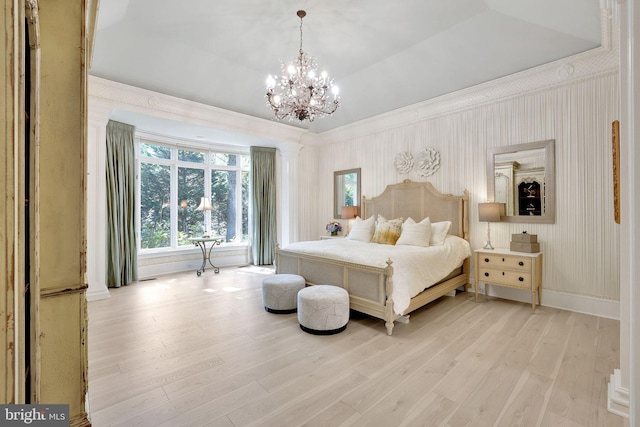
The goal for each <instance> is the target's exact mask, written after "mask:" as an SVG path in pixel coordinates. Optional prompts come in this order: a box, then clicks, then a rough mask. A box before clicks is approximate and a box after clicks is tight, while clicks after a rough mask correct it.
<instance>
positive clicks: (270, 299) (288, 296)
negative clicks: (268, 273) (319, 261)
mask: <svg viewBox="0 0 640 427" xmlns="http://www.w3.org/2000/svg"><path fill="white" fill-rule="evenodd" d="M305 285H306V281H305V280H304V277H302V276H298V275H297V274H276V275H275V276H272V277H267V278H266V279H264V280H263V281H262V304H263V305H264V309H265V310H267V311H268V312H269V313H276V314H287V313H295V312H296V307H297V302H298V300H297V295H298V291H299V290H301V289H304V287H305Z"/></svg>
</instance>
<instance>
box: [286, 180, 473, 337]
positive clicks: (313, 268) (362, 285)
mask: <svg viewBox="0 0 640 427" xmlns="http://www.w3.org/2000/svg"><path fill="white" fill-rule="evenodd" d="M468 204H469V193H468V192H467V191H466V190H465V191H464V194H463V195H462V196H452V195H449V194H442V193H440V192H439V191H438V190H436V189H435V188H434V187H433V185H431V184H430V183H428V182H412V181H410V180H405V181H404V182H402V183H399V184H393V185H388V186H387V188H386V189H385V190H384V192H383V193H382V194H380V195H379V196H377V197H374V198H371V199H367V198H366V197H364V196H363V197H362V206H361V217H362V218H365V219H366V218H369V217H370V216H371V215H375V216H376V217H377V215H378V214H380V215H382V216H384V217H385V218H389V219H393V218H398V217H403V218H405V219H406V218H408V217H411V218H413V219H414V220H415V221H420V220H422V219H423V218H425V217H427V216H428V217H429V218H430V219H431V222H432V223H433V222H438V221H451V229H450V230H449V234H453V235H456V236H459V237H462V238H463V239H465V240H467V241H469V208H468ZM276 273H293V274H299V275H301V276H302V277H304V278H305V280H306V282H307V284H308V285H314V284H326V283H330V284H332V285H336V286H340V287H342V288H344V289H346V290H347V291H348V292H349V300H350V306H351V308H352V309H353V310H356V311H359V312H361V313H366V314H369V315H371V316H373V317H376V318H379V319H382V320H384V321H385V326H386V328H387V334H388V335H391V334H392V332H393V326H394V321H395V320H396V319H398V318H401V317H403V318H404V319H401V320H403V321H405V322H406V321H408V313H411V312H412V311H414V310H416V309H418V308H420V307H422V306H424V305H426V304H428V303H430V302H431V301H434V300H436V299H438V298H440V297H441V296H443V295H445V294H447V293H449V292H451V291H454V290H455V289H457V288H459V287H461V286H465V287H468V285H469V258H467V259H466V260H465V261H464V263H463V265H462V267H461V268H458V269H456V270H454V271H453V272H451V274H449V275H448V276H447V277H446V278H445V279H443V280H442V281H440V282H439V283H437V284H435V285H433V286H431V287H429V288H427V289H425V290H424V291H422V292H421V293H420V294H418V295H416V296H415V297H414V298H412V299H411V303H410V305H409V307H408V308H407V309H406V310H405V311H404V312H403V313H402V315H399V314H396V313H395V311H394V310H393V299H392V298H391V295H392V292H393V261H392V260H388V261H387V267H385V268H382V267H371V266H366V265H359V264H353V263H349V262H345V261H339V260H333V259H327V258H323V257H319V256H314V255H307V254H301V253H297V252H294V251H288V250H286V249H282V248H277V249H276Z"/></svg>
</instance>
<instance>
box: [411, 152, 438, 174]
mask: <svg viewBox="0 0 640 427" xmlns="http://www.w3.org/2000/svg"><path fill="white" fill-rule="evenodd" d="M416 160H417V163H416V164H415V171H416V173H417V174H418V175H420V176H430V175H433V174H434V173H435V172H436V171H437V170H438V169H439V168H440V153H439V152H438V151H437V150H436V149H435V148H430V147H429V148H425V149H423V150H420V152H418V154H417V155H416Z"/></svg>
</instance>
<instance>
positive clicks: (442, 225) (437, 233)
mask: <svg viewBox="0 0 640 427" xmlns="http://www.w3.org/2000/svg"><path fill="white" fill-rule="evenodd" d="M449 228H451V221H440V222H434V223H432V224H431V241H430V244H431V245H432V246H433V245H443V244H444V239H445V237H447V233H448V232H449Z"/></svg>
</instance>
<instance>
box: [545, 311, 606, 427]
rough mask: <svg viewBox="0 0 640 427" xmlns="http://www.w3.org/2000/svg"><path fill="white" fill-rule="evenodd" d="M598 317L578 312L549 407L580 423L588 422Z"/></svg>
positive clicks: (550, 409) (562, 415)
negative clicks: (586, 373)
mask: <svg viewBox="0 0 640 427" xmlns="http://www.w3.org/2000/svg"><path fill="white" fill-rule="evenodd" d="M596 325H597V318H596V317H594V316H588V315H585V314H580V313H575V322H574V324H573V328H572V329H571V334H570V335H569V337H568V344H567V348H566V352H565V354H564V357H563V359H562V364H561V366H560V370H559V372H558V377H557V379H556V381H555V384H554V388H553V392H552V394H551V399H550V401H549V405H548V407H547V410H548V411H550V412H553V413H555V414H558V415H560V416H561V417H562V418H567V419H570V420H573V421H575V422H577V423H578V424H581V425H587V424H588V423H589V416H590V411H589V407H590V404H591V394H592V392H593V375H589V376H587V375H584V372H594V369H595V360H596V357H595V353H596V351H595V342H596V339H595V334H596Z"/></svg>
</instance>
